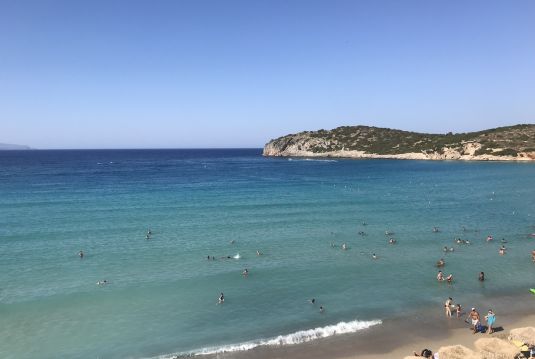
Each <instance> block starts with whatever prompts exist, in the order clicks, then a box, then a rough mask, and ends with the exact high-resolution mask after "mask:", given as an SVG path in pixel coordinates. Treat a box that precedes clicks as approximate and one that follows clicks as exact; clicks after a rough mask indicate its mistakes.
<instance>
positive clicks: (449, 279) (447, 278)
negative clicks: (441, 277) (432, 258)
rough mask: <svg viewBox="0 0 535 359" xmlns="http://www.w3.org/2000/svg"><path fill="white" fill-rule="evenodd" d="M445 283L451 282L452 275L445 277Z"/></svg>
mask: <svg viewBox="0 0 535 359" xmlns="http://www.w3.org/2000/svg"><path fill="white" fill-rule="evenodd" d="M446 281H447V282H448V283H451V282H453V274H450V275H448V276H447V277H446Z"/></svg>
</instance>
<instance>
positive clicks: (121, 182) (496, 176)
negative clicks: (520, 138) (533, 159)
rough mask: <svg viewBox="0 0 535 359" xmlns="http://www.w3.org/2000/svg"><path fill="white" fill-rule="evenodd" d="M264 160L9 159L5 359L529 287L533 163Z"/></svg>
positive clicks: (7, 155)
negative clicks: (441, 278)
mask: <svg viewBox="0 0 535 359" xmlns="http://www.w3.org/2000/svg"><path fill="white" fill-rule="evenodd" d="M260 153H261V151H260V150H153V151H150V150H144V151H134V150H132V151H22V152H19V151H16V152H0V269H1V270H0V357H2V358H32V357H39V358H58V357H69V358H125V357H126V358H141V357H154V356H160V355H164V356H165V355H170V354H172V353H188V352H201V351H203V350H204V351H211V350H212V349H217V348H220V347H222V346H229V345H232V344H240V343H249V344H248V345H256V344H258V343H260V341H261V340H264V341H263V343H268V344H274V343H275V342H278V343H282V344H285V343H291V342H299V341H303V340H309V339H314V338H316V337H318V336H320V337H321V336H326V335H332V334H334V331H337V332H340V331H341V328H342V327H344V324H342V325H340V326H337V327H329V326H331V325H336V324H337V323H339V322H344V323H348V324H345V328H346V329H347V331H357V330H358V329H360V328H363V327H366V326H367V325H371V324H376V323H379V322H373V323H368V321H372V320H384V319H385V318H388V317H391V316H392V315H399V314H402V313H403V312H404V311H409V310H413V309H416V308H419V307H421V306H426V305H436V304H438V303H441V302H443V300H444V298H445V297H447V296H449V295H452V296H454V298H456V299H459V300H460V301H462V302H463V303H469V302H471V301H472V302H473V301H477V298H478V297H480V296H484V295H485V296H488V295H492V294H493V293H496V294H497V293H503V292H510V291H518V290H524V289H526V288H527V287H533V285H534V284H535V266H534V265H533V263H532V262H531V259H530V251H531V250H533V249H535V238H532V237H530V236H529V234H530V233H533V232H535V227H533V226H534V225H535V218H534V217H535V185H534V183H535V181H534V178H535V164H528V163H482V162H471V163H464V162H427V161H394V160H392V161H390V160H361V161H354V160H325V161H323V160H304V159H292V160H288V159H272V158H263V157H262V156H261V155H260ZM363 222H365V223H366V224H367V225H363ZM433 226H438V227H439V228H440V232H439V233H433V232H432V228H433ZM463 226H464V227H465V230H463V229H462V227H463ZM148 228H151V230H152V233H153V234H152V237H151V239H150V240H145V234H146V232H147V229H148ZM361 231H363V232H365V233H366V235H364V236H363V235H359V234H358V232H361ZM385 231H391V232H394V233H395V234H394V235H393V236H392V237H394V238H396V240H397V241H398V243H397V244H396V245H389V244H388V238H389V237H388V236H385ZM489 234H491V235H493V236H494V241H493V242H490V243H487V242H486V241H485V238H486V237H487V235H489ZM456 237H461V238H462V239H467V240H470V241H471V243H472V244H471V245H469V246H468V245H458V244H456V243H455V242H454V238H456ZM501 238H505V239H506V240H507V241H508V243H506V244H505V245H506V246H507V248H508V251H507V254H506V255H504V256H500V255H499V254H498V248H499V246H500V245H501V243H500V239H501ZM231 241H234V243H233V244H232V243H231ZM331 243H335V244H336V245H337V247H334V248H333V247H331ZM342 243H346V244H347V246H348V247H349V249H347V250H345V251H343V250H341V248H340V245H341V244H342ZM444 246H448V247H454V248H455V252H453V253H448V254H444V253H443V252H442V248H443V247H444ZM80 250H83V251H84V253H85V256H84V258H83V259H80V258H79V257H78V252H79V251H80ZM257 250H259V251H260V252H262V253H263V255H261V256H257V255H256V251H257ZM238 253H239V255H240V258H239V259H233V258H232V259H221V257H226V256H235V255H237V254H238ZM372 253H376V254H377V256H378V259H377V260H373V259H372V258H371V255H372ZM208 255H210V256H215V257H216V258H217V260H215V261H212V260H207V259H206V257H207V256H208ZM441 257H444V258H445V260H446V267H445V268H444V272H445V273H446V274H449V273H453V274H454V276H455V282H454V284H452V285H447V284H445V283H437V281H436V280H435V276H436V272H437V269H436V268H435V267H434V263H435V262H436V261H437V260H438V259H439V258H441ZM245 268H248V269H249V272H250V274H249V276H248V277H247V278H244V277H243V276H242V275H241V272H242V271H243V270H244V269H245ZM480 271H485V274H486V277H487V281H486V282H485V283H484V284H481V283H479V282H478V280H477V275H478V273H479V272H480ZM104 279H106V280H108V281H109V284H108V285H104V286H98V285H96V282H97V281H99V280H104ZM220 292H224V294H225V303H224V304H222V305H217V304H216V303H217V298H218V296H219V293H220ZM311 298H316V301H317V303H316V304H315V305H312V304H310V303H308V300H309V299H311ZM320 305H323V306H324V307H325V312H324V313H320V312H319V306H320ZM376 325H380V324H376ZM313 328H321V329H318V330H315V331H309V332H306V330H309V329H313ZM333 328H334V329H333ZM292 333H293V335H292ZM279 335H284V336H283V337H281V338H279V339H277V340H275V341H272V342H266V340H269V339H271V338H275V337H277V336H279ZM251 343H252V344H251ZM246 347H247V345H241V346H240V345H238V346H234V347H232V348H233V349H234V350H237V349H239V348H242V349H243V348H246ZM207 348H210V350H207ZM227 348H228V347H227Z"/></svg>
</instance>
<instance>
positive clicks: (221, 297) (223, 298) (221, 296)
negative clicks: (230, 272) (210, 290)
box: [218, 292, 225, 304]
mask: <svg viewBox="0 0 535 359" xmlns="http://www.w3.org/2000/svg"><path fill="white" fill-rule="evenodd" d="M224 302H225V296H224V295H223V292H221V294H220V295H219V299H218V303H219V304H221V303H224Z"/></svg>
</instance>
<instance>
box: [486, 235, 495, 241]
mask: <svg viewBox="0 0 535 359" xmlns="http://www.w3.org/2000/svg"><path fill="white" fill-rule="evenodd" d="M493 239H494V238H492V236H491V235H490V234H489V235H488V236H487V242H490V241H492V240H493Z"/></svg>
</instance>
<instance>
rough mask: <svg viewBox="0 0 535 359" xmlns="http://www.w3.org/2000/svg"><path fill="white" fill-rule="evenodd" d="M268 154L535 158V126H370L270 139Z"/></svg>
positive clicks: (346, 127) (266, 154)
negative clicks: (438, 129) (424, 129)
mask: <svg viewBox="0 0 535 359" xmlns="http://www.w3.org/2000/svg"><path fill="white" fill-rule="evenodd" d="M263 155H264V156H283V157H341V158H396V159H415V160H476V161H511V160H513V161H533V160H535V125H531V124H525V125H516V126H507V127H499V128H493V129H489V130H484V131H478V132H468V133H451V132H449V133H447V134H427V133H418V132H409V131H402V130H394V129H389V128H379V127H369V126H342V127H338V128H335V129H333V130H319V131H304V132H300V133H297V134H291V135H286V136H283V137H279V138H277V139H274V140H271V141H269V142H268V143H267V144H266V145H265V146H264V151H263Z"/></svg>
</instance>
